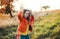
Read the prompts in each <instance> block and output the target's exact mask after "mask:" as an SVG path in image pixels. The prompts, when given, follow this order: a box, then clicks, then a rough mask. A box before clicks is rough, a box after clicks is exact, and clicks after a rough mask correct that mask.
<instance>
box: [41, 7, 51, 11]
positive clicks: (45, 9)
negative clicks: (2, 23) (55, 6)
mask: <svg viewBox="0 0 60 39" xmlns="http://www.w3.org/2000/svg"><path fill="white" fill-rule="evenodd" d="M41 8H42V9H45V11H46V10H47V9H48V8H50V6H42V7H41Z"/></svg>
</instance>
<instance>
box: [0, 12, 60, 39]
mask: <svg viewBox="0 0 60 39" xmlns="http://www.w3.org/2000/svg"><path fill="white" fill-rule="evenodd" d="M34 14H35V13H34ZM38 14H40V13H38ZM38 14H37V15H38ZM3 16H4V17H5V18H3V17H1V14H0V18H1V19H0V23H1V24H0V39H14V38H15V34H16V30H17V26H18V20H17V16H16V14H14V16H15V17H14V18H9V15H3ZM34 16H35V18H36V19H35V23H34V27H33V32H32V33H31V34H30V37H31V39H60V12H59V11H50V12H47V14H46V15H44V16H36V15H34ZM2 19H3V20H2ZM7 19H8V20H7ZM4 20H5V21H6V22H5V23H4Z"/></svg>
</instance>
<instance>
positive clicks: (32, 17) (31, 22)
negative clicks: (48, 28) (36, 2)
mask: <svg viewBox="0 0 60 39" xmlns="http://www.w3.org/2000/svg"><path fill="white" fill-rule="evenodd" d="M30 25H31V26H33V25H34V16H33V15H32V16H31V18H30Z"/></svg>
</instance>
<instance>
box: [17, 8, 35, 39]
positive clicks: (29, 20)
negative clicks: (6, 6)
mask: <svg viewBox="0 0 60 39" xmlns="http://www.w3.org/2000/svg"><path fill="white" fill-rule="evenodd" d="M18 19H19V21H20V25H19V27H18V37H17V38H18V39H30V37H29V35H28V34H29V33H28V32H29V31H30V32H32V27H33V24H34V16H33V15H32V14H31V11H30V10H27V9H25V10H24V11H23V12H19V13H18ZM19 35H20V37H19Z"/></svg>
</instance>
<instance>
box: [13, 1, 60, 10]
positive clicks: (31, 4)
mask: <svg viewBox="0 0 60 39" xmlns="http://www.w3.org/2000/svg"><path fill="white" fill-rule="evenodd" d="M22 3H23V7H24V8H25V9H31V10H33V11H40V9H41V7H42V6H50V10H54V9H60V0H18V1H15V2H14V5H15V10H20V6H21V4H22Z"/></svg>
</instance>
